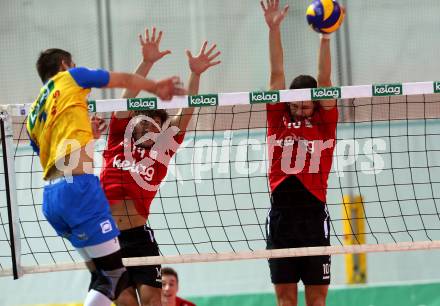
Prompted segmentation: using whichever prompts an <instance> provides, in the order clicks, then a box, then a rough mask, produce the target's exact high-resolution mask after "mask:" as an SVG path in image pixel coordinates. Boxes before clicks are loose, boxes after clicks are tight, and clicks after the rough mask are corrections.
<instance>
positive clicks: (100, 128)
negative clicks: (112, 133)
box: [90, 115, 107, 139]
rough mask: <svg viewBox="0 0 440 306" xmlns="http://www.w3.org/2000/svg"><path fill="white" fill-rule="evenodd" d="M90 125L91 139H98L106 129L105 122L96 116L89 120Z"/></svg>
mask: <svg viewBox="0 0 440 306" xmlns="http://www.w3.org/2000/svg"><path fill="white" fill-rule="evenodd" d="M90 121H91V124H92V133H93V138H95V139H98V138H99V137H101V134H102V133H103V132H104V131H105V130H106V129H107V123H106V122H105V120H104V119H103V118H101V117H99V116H97V115H93V116H92V118H91V119H90Z"/></svg>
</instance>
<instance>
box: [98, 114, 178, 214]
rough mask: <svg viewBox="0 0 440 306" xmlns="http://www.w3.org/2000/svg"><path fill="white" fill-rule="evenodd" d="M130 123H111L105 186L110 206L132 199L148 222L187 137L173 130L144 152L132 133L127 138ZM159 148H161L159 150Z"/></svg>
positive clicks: (166, 131)
mask: <svg viewBox="0 0 440 306" xmlns="http://www.w3.org/2000/svg"><path fill="white" fill-rule="evenodd" d="M130 120H131V118H123V119H118V118H116V117H115V116H112V118H111V120H110V127H109V135H108V140H107V148H106V150H104V153H103V156H104V168H103V169H102V171H101V184H102V187H103V189H104V192H105V194H106V196H107V199H108V200H109V202H110V204H112V200H113V201H114V200H124V199H131V200H133V201H134V203H135V206H136V210H137V212H138V213H139V214H140V215H142V216H144V217H145V218H148V214H149V212H150V205H151V202H152V201H153V199H154V197H155V195H156V193H157V190H158V189H159V186H160V183H161V182H162V180H163V179H164V178H165V176H166V174H167V170H168V164H169V161H170V160H171V157H172V156H173V155H174V153H175V152H176V150H177V148H178V146H179V145H180V144H181V143H182V141H183V138H184V136H185V135H184V133H181V134H179V135H177V134H176V133H177V132H175V129H172V127H170V128H168V129H166V130H165V131H162V132H161V133H160V135H159V137H158V138H157V139H156V143H155V145H154V146H153V147H152V148H150V149H146V148H142V147H139V146H136V145H135V144H134V141H133V139H132V138H131V133H130V131H129V130H128V133H127V135H125V133H126V129H127V127H129V122H130ZM131 131H132V130H131ZM173 131H174V132H173ZM170 132H171V133H170ZM157 144H158V145H160V146H159V147H156V150H155V146H156V145H157ZM164 145H165V146H166V148H164ZM157 148H159V149H157Z"/></svg>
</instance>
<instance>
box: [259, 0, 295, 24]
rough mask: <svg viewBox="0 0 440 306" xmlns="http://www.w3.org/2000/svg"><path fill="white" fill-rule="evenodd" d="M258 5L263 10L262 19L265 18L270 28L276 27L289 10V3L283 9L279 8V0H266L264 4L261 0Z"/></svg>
mask: <svg viewBox="0 0 440 306" xmlns="http://www.w3.org/2000/svg"><path fill="white" fill-rule="evenodd" d="M260 5H261V8H262V9H263V12H264V19H266V23H267V25H268V26H269V28H270V29H276V28H278V27H279V26H280V24H281V22H282V21H283V20H284V17H286V15H287V11H288V10H289V5H287V4H286V5H285V6H284V8H283V9H280V0H266V5H265V4H264V0H261V1H260Z"/></svg>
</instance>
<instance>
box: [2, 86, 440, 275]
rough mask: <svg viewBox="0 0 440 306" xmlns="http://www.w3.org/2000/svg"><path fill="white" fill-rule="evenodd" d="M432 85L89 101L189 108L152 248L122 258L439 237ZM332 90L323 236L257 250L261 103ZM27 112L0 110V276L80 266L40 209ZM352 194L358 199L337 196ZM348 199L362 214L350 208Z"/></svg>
mask: <svg viewBox="0 0 440 306" xmlns="http://www.w3.org/2000/svg"><path fill="white" fill-rule="evenodd" d="M439 93H440V82H420V83H403V84H377V85H365V86H346V87H332V88H317V89H300V90H282V91H270V92H264V91H256V92H238V93H218V94H204V95H198V96H190V97H186V96H185V97H175V98H174V99H173V100H172V101H169V102H164V101H161V100H159V99H156V98H138V99H128V100H125V99H114V100H93V101H89V102H88V103H89V104H88V105H89V111H90V112H91V113H95V112H97V113H99V114H100V115H101V116H102V117H104V118H107V119H109V118H110V115H111V112H113V111H123V110H147V109H168V110H169V112H170V114H173V113H175V110H176V109H178V108H184V107H195V108H196V110H195V112H194V114H193V118H192V120H191V122H190V124H189V127H188V129H187V133H186V135H185V139H184V141H183V143H182V145H181V146H180V147H179V150H178V151H177V153H176V154H175V156H174V157H173V159H172V160H171V163H170V165H169V167H168V175H167V177H166V178H165V180H164V181H163V183H162V184H161V186H160V188H159V191H158V192H157V195H156V197H155V199H154V201H153V203H152V205H151V213H150V216H149V220H148V223H149V226H150V227H151V228H152V229H154V231H155V236H156V240H157V242H158V244H159V248H160V252H161V256H159V257H150V258H131V259H129V260H126V263H127V264H128V265H139V264H154V263H162V264H164V263H167V264H169V263H190V262H202V261H221V260H238V259H253V258H269V257H288V256H310V255H322V254H343V253H360V252H383V251H399V250H419V249H431V248H439V247H440V241H439V240H440V214H439V209H440V207H439V205H440V204H439V202H438V201H439V198H440V188H439V187H440V157H439V154H438V152H439V151H440V132H439V131H440V122H439V121H438V119H439V117H440V94H439ZM334 98H336V99H338V109H339V122H338V126H337V133H336V144H335V150H334V154H333V167H332V170H331V173H330V176H329V180H328V190H327V204H328V207H329V212H330V216H331V226H330V237H331V246H330V247H313V248H297V249H279V250H265V247H266V244H265V238H266V237H265V236H266V229H265V221H266V217H267V213H268V210H269V208H270V197H269V188H268V175H267V172H268V170H267V168H268V164H269V161H268V152H267V151H268V150H267V139H266V132H267V122H266V108H265V104H266V103H284V102H290V101H305V100H323V99H334ZM28 111H29V105H25V104H22V105H8V106H5V107H4V108H3V111H2V113H1V117H0V119H1V121H0V122H1V127H2V151H1V152H2V164H1V166H0V170H1V178H0V191H1V192H0V195H1V196H0V275H2V276H5V275H14V276H15V277H18V276H19V275H21V274H25V273H37V272H47V271H60V270H72V269H82V268H85V266H84V264H83V262H82V259H81V258H80V257H79V255H78V254H77V253H76V251H75V250H74V248H73V247H72V246H71V245H70V243H69V242H68V241H67V240H64V239H62V238H60V237H58V236H57V235H56V233H55V232H54V230H53V229H52V228H51V226H50V225H49V224H48V223H47V221H46V220H45V218H44V216H43V214H42V209H41V206H42V191H43V187H44V182H43V180H42V169H41V167H40V163H39V158H38V156H37V155H35V154H34V153H33V151H32V149H31V147H30V145H29V141H28V137H27V133H26V126H25V120H26V116H27V115H28ZM107 137H108V131H106V132H105V133H104V134H103V135H102V136H101V138H100V139H99V140H98V141H97V142H96V143H95V152H94V156H95V165H94V167H95V172H96V174H97V175H99V173H100V171H101V169H102V167H103V161H102V153H103V150H104V149H105V146H106V140H107ZM356 195H358V196H360V197H358V200H356V201H350V200H346V199H347V196H348V197H350V196H352V197H353V198H354V196H356ZM344 196H345V200H344ZM354 202H356V203H354ZM354 205H356V206H357V207H358V209H360V211H361V213H360V214H358V215H356V216H354V217H353V216H352V215H351V214H350V210H351V209H352V208H353V207H354ZM359 207H360V208H359ZM360 219H362V221H363V223H364V225H363V226H361V227H359V226H358V225H357V224H358V221H359V220H360ZM344 228H345V229H347V228H348V229H349V231H348V232H347V230H344ZM350 239H351V243H350V244H347V240H350Z"/></svg>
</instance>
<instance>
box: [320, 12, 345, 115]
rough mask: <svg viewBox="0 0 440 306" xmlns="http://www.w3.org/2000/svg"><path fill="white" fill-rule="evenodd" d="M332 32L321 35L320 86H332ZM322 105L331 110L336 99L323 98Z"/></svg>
mask: <svg viewBox="0 0 440 306" xmlns="http://www.w3.org/2000/svg"><path fill="white" fill-rule="evenodd" d="M341 9H342V14H343V16H345V9H344V8H343V7H341ZM330 37H331V35H330V34H326V35H321V38H320V43H319V55H318V77H317V81H318V87H331V86H332V80H331V75H332V58H331V54H330ZM320 104H321V107H322V108H323V109H325V110H330V109H332V108H334V107H335V106H336V100H322V101H320Z"/></svg>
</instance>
